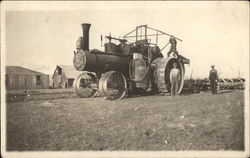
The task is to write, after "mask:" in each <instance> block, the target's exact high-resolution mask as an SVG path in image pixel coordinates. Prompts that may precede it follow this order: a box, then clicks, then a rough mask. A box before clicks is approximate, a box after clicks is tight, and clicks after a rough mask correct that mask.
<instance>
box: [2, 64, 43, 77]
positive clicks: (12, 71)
mask: <svg viewBox="0 0 250 158" xmlns="http://www.w3.org/2000/svg"><path fill="white" fill-rule="evenodd" d="M6 75H47V74H44V73H41V72H38V71H34V70H30V69H27V68H24V67H21V66H6Z"/></svg>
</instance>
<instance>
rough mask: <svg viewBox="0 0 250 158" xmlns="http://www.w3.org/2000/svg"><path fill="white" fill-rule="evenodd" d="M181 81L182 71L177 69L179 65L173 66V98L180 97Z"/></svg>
mask: <svg viewBox="0 0 250 158" xmlns="http://www.w3.org/2000/svg"><path fill="white" fill-rule="evenodd" d="M179 79H180V70H179V69H178V68H177V64H176V63H174V64H173V69H172V70H171V71H170V83H171V96H175V95H178V87H179Z"/></svg>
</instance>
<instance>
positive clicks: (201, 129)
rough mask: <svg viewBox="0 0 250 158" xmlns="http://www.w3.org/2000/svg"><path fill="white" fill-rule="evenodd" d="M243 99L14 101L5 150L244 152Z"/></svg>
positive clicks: (232, 94) (233, 95)
mask: <svg viewBox="0 0 250 158" xmlns="http://www.w3.org/2000/svg"><path fill="white" fill-rule="evenodd" d="M243 94H244V91H242V90H237V91H225V92H223V93H220V94H217V95H212V94H210V93H199V94H191V95H183V96H180V97H174V98H173V97H170V96H162V95H150V96H137V97H130V98H125V99H122V100H117V101H109V100H104V99H103V98H102V97H97V98H93V99H83V98H77V97H70V98H59V99H49V100H32V101H28V102H11V103H7V150H8V151H27V150H31V151H44V150H46V151H47V150H51V151H60V150H65V151H72V150H74V151H82V150H109V151H110V150H141V151H144V150H169V151H173V150H174V151H175V150H244V95H243Z"/></svg>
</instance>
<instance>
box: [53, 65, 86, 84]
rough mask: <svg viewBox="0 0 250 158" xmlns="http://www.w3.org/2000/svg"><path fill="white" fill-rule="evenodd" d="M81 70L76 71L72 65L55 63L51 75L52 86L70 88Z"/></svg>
mask: <svg viewBox="0 0 250 158" xmlns="http://www.w3.org/2000/svg"><path fill="white" fill-rule="evenodd" d="M81 73H82V72H81V71H77V70H76V69H75V68H74V67H73V65H72V66H71V65H57V66H56V69H55V71H54V74H53V76H52V79H53V88H71V87H73V82H74V80H75V78H76V77H77V76H78V75H80V74H81Z"/></svg>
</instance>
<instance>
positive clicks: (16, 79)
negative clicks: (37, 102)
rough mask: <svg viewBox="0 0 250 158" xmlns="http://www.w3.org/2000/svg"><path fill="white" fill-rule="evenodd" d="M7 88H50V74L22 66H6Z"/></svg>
mask: <svg viewBox="0 0 250 158" xmlns="http://www.w3.org/2000/svg"><path fill="white" fill-rule="evenodd" d="M5 75H6V78H5V79H6V88H7V89H46V88H49V75H47V74H44V73H41V72H37V71H33V70H30V69H26V68H23V67H20V66H6V74H5Z"/></svg>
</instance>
